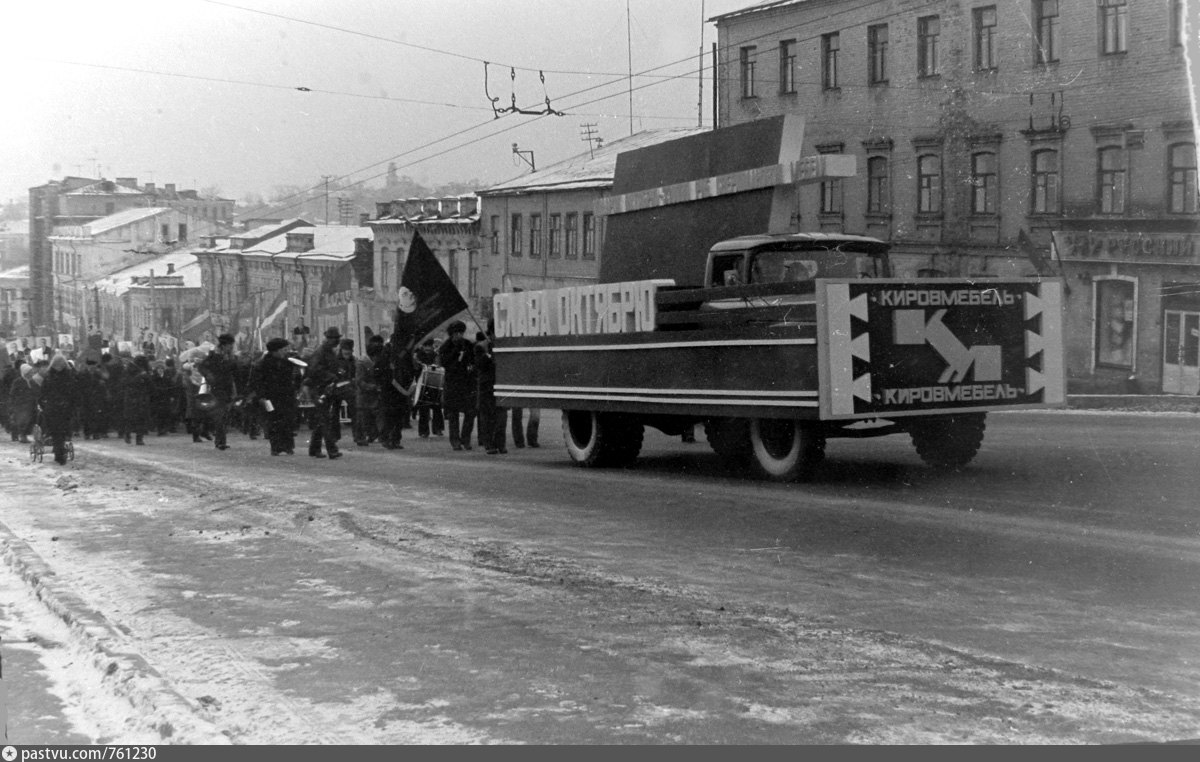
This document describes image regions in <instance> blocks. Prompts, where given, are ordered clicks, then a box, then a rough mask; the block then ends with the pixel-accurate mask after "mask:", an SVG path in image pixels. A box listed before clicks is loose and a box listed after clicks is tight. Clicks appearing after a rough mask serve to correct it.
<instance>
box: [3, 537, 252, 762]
mask: <svg viewBox="0 0 1200 762" xmlns="http://www.w3.org/2000/svg"><path fill="white" fill-rule="evenodd" d="M0 547H2V548H3V557H4V563H5V564H7V565H8V567H9V568H10V569H11V570H12V571H13V572H14V573H15V574H16V575H17V576H18V577H20V578H21V580H22V581H23V582H24V583H25V584H27V585H28V586H29V587H30V589H31V590H32V591H33V593H34V595H36V596H37V598H38V600H40V601H41V602H42V603H43V604H45V606H46V607H47V608H48V609H49V610H50V612H51V613H52V614H54V615H55V616H56V617H58V618H59V619H61V620H62V621H63V622H64V623H65V624H66V625H67V627H68V628H69V629H70V630H71V633H72V634H73V635H74V636H75V637H76V638H77V639H78V643H77V644H76V646H77V647H78V649H79V650H80V652H81V653H83V654H84V655H85V657H86V658H88V659H89V661H90V663H91V665H92V666H93V667H94V668H95V669H96V671H97V672H99V673H100V675H101V681H102V683H103V684H104V685H105V687H106V688H107V689H108V690H110V691H111V692H112V693H113V694H114V695H116V696H118V697H120V698H124V699H125V700H127V701H128V702H129V703H130V705H131V706H132V707H133V708H134V709H135V710H137V713H138V715H139V718H140V719H139V721H140V723H141V725H142V727H143V728H144V729H145V730H147V731H148V732H150V733H152V734H154V735H156V736H158V737H159V738H160V739H162V740H161V743H164V744H196V745H221V744H226V745H228V744H231V743H232V742H231V741H230V740H229V737H228V736H226V735H225V734H224V733H222V732H221V731H220V730H219V729H218V728H217V726H216V725H214V724H212V723H211V722H209V721H207V720H205V719H203V718H202V717H200V716H198V715H197V710H196V709H195V708H194V707H193V706H192V705H191V704H190V703H189V702H188V701H187V699H186V698H184V697H183V696H182V695H181V694H179V693H178V692H177V691H176V690H175V689H174V688H172V687H171V686H170V684H169V683H168V682H167V681H166V679H165V678H163V676H162V675H160V674H159V673H158V671H157V670H155V669H154V667H152V666H151V665H150V664H149V663H148V662H147V661H146V660H145V659H144V658H143V657H142V656H140V655H139V654H137V653H135V652H133V651H131V650H128V649H126V648H122V647H121V643H122V641H123V640H124V638H123V637H122V636H121V635H120V631H119V630H118V629H117V628H116V627H114V626H113V625H112V624H110V623H109V622H108V620H107V619H106V618H105V617H104V615H103V614H101V613H100V612H98V611H96V610H95V609H93V608H91V607H90V606H88V605H87V604H86V603H85V602H84V601H83V600H82V599H80V598H79V597H78V596H76V595H74V594H73V593H70V592H68V591H66V590H63V589H61V588H60V586H59V585H57V584H55V573H54V570H53V569H51V568H50V567H49V566H48V565H47V564H46V562H45V561H44V560H43V559H42V558H41V556H39V555H38V554H37V553H36V552H35V551H34V550H33V548H31V547H30V546H29V545H28V544H27V543H26V542H25V541H23V540H21V539H19V538H18V537H16V536H15V535H13V533H12V530H10V529H9V528H8V526H6V525H5V524H4V523H3V522H0ZM111 742H116V739H114V741H111Z"/></svg>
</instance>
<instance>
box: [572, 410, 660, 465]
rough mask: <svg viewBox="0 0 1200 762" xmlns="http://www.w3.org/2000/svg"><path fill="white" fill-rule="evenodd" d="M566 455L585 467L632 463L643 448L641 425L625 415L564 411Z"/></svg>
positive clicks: (588, 411)
mask: <svg viewBox="0 0 1200 762" xmlns="http://www.w3.org/2000/svg"><path fill="white" fill-rule="evenodd" d="M562 420H563V439H564V440H565V441H566V443H567V454H568V455H570V456H571V460H573V461H575V463H576V464H578V465H580V466H584V467H587V468H595V467H599V466H619V465H625V464H628V463H631V462H633V461H634V460H635V459H636V458H637V456H638V453H639V452H641V449H642V436H643V433H644V429H643V427H642V424H641V423H639V422H637V421H636V420H633V419H630V418H628V417H626V416H620V415H613V414H610V413H596V412H592V411H590V410H564V411H563V419H562Z"/></svg>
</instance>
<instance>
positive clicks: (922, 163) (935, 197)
mask: <svg viewBox="0 0 1200 762" xmlns="http://www.w3.org/2000/svg"><path fill="white" fill-rule="evenodd" d="M917 211H918V212H920V213H922V214H932V213H935V212H940V211H942V159H941V157H940V156H936V155H934V154H925V155H924V156H920V157H918V158H917Z"/></svg>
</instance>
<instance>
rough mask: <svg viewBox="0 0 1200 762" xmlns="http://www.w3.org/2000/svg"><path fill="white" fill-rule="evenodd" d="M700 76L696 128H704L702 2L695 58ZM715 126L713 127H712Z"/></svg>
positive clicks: (702, 4) (701, 4)
mask: <svg viewBox="0 0 1200 762" xmlns="http://www.w3.org/2000/svg"><path fill="white" fill-rule="evenodd" d="M696 61H697V64H696V66H697V68H698V70H699V74H700V76H699V77H698V78H697V79H698V80H699V82H698V84H697V89H698V91H699V95H698V100H697V101H696V126H697V127H703V126H704V0H700V55H699V56H697V57H696ZM714 126H715V125H714Z"/></svg>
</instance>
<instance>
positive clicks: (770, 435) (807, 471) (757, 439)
mask: <svg viewBox="0 0 1200 762" xmlns="http://www.w3.org/2000/svg"><path fill="white" fill-rule="evenodd" d="M750 448H751V452H752V454H753V456H754V457H753V464H754V467H755V470H756V471H758V473H759V474H760V475H762V476H764V477H766V478H768V479H773V480H775V481H794V480H797V479H805V478H808V477H810V476H812V472H813V470H814V469H815V468H816V467H817V465H819V464H820V462H821V461H822V460H824V459H825V437H823V436H822V435H821V434H820V433H819V432H818V431H816V430H815V429H813V428H811V427H808V426H804V425H802V424H800V423H798V422H796V421H789V420H772V419H769V418H754V419H752V420H751V421H750Z"/></svg>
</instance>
